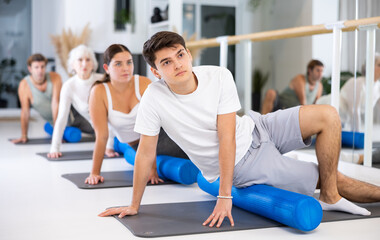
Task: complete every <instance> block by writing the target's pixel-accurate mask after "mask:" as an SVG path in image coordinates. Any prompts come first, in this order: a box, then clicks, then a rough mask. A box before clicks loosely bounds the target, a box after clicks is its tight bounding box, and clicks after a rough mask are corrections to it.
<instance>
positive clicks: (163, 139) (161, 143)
mask: <svg viewBox="0 0 380 240" xmlns="http://www.w3.org/2000/svg"><path fill="white" fill-rule="evenodd" d="M138 145H139V144H138V143H137V144H135V145H133V146H131V147H132V148H133V149H135V150H136V151H137V147H138ZM156 154H157V155H168V156H172V157H178V158H185V159H189V157H188V156H187V155H186V153H185V152H184V151H183V150H182V149H181V148H180V147H179V146H178V145H177V144H176V143H175V142H174V141H173V140H172V139H171V138H170V137H169V136H168V135H167V134H166V132H165V131H164V129H162V128H161V130H160V134H159V136H158V143H157V153H156Z"/></svg>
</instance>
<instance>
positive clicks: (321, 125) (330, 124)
mask: <svg viewBox="0 0 380 240" xmlns="http://www.w3.org/2000/svg"><path fill="white" fill-rule="evenodd" d="M299 114H300V116H299V117H300V118H299V119H300V120H299V121H300V128H301V134H302V138H303V139H306V138H308V137H310V136H312V135H314V134H317V140H316V144H315V151H316V154H317V159H318V164H319V180H320V188H321V192H320V198H319V200H320V203H321V206H322V209H323V210H337V211H344V212H349V213H352V214H361V215H369V214H370V212H368V211H367V210H366V209H364V208H361V207H359V206H356V205H355V204H353V203H351V202H349V201H347V200H346V199H344V198H342V197H341V195H339V192H338V177H337V174H338V161H339V153H340V145H341V123H340V118H339V115H338V113H337V111H336V110H335V108H333V107H331V106H329V105H308V106H302V107H301V108H300V113H299ZM345 191H347V189H345Z"/></svg>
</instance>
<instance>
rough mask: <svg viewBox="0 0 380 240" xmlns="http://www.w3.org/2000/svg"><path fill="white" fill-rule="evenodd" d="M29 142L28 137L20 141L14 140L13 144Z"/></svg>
mask: <svg viewBox="0 0 380 240" xmlns="http://www.w3.org/2000/svg"><path fill="white" fill-rule="evenodd" d="M27 141H28V138H27V137H21V138H19V139H12V142H13V143H26V142H27Z"/></svg>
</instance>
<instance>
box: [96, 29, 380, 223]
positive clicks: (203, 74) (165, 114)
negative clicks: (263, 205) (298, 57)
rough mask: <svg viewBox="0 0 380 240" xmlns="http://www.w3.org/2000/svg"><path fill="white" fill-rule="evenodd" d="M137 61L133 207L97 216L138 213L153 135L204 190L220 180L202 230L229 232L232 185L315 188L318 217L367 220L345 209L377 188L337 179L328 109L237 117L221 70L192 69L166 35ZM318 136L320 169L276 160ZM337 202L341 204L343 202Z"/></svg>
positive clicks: (179, 42) (379, 194)
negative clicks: (174, 147)
mask: <svg viewBox="0 0 380 240" xmlns="http://www.w3.org/2000/svg"><path fill="white" fill-rule="evenodd" d="M143 55H144V58H145V60H146V61H147V62H148V64H149V65H150V66H151V71H152V72H153V74H154V75H155V76H156V77H157V78H159V79H161V80H160V81H157V82H154V83H152V84H150V86H149V87H148V89H147V90H146V91H145V94H144V96H143V98H142V99H141V103H140V108H139V112H138V116H137V119H136V125H135V131H136V132H139V133H140V134H141V139H140V144H139V147H138V150H137V154H136V161H135V170H134V180H133V182H134V186H133V197H132V203H131V205H130V206H128V207H121V208H112V209H109V210H106V211H105V212H103V213H101V214H100V215H99V216H109V215H114V214H119V217H124V216H126V215H135V214H137V213H138V210H139V207H140V202H141V199H142V196H143V193H144V189H145V186H146V183H147V180H148V176H149V172H150V169H151V166H152V165H153V163H154V161H155V157H156V156H155V153H156V145H157V139H158V133H159V129H160V127H162V128H163V129H164V130H165V131H166V133H167V134H168V136H169V137H170V138H172V139H173V140H174V142H176V143H177V144H178V145H179V146H180V147H181V148H182V149H183V150H184V152H185V153H186V154H187V155H188V156H189V158H190V160H191V161H192V162H194V164H195V165H196V166H197V167H198V168H199V169H200V171H201V172H202V174H203V176H204V177H205V178H206V179H207V180H208V181H210V182H212V181H215V180H216V179H217V178H218V177H219V178H220V188H219V196H218V200H217V202H216V206H215V208H214V210H213V212H212V214H211V215H210V216H209V218H208V219H207V220H206V221H205V222H204V223H203V225H209V226H210V227H212V226H214V225H216V226H217V227H219V226H220V225H221V224H222V222H223V219H224V218H225V217H228V218H229V220H230V223H231V225H232V226H233V225H234V221H233V218H232V215H231V207H232V199H231V198H232V196H231V188H232V185H235V186H236V187H246V186H250V185H253V184H268V185H272V186H275V187H279V188H282V189H286V190H290V191H295V192H299V193H303V194H307V195H312V194H313V193H314V190H315V188H316V186H317V182H318V178H319V179H320V180H319V182H318V186H320V187H321V192H320V202H321V205H322V208H323V209H324V210H341V211H346V212H350V213H353V214H361V215H368V214H370V212H368V211H367V210H366V209H364V208H360V207H358V206H356V205H354V204H353V203H351V202H349V201H348V200H346V199H345V198H343V197H346V198H348V199H350V200H352V201H356V202H375V201H380V188H379V187H376V186H373V185H370V184H367V183H362V182H359V181H357V180H354V179H351V178H348V177H346V176H344V175H342V174H341V173H339V172H338V171H337V165H338V157H339V152H340V141H341V140H340V134H341V128H340V120H339V116H338V114H337V112H336V111H335V109H334V108H332V107H330V106H314V105H313V106H302V107H296V108H292V109H289V110H282V111H278V112H276V113H271V114H267V115H260V114H259V113H255V112H251V113H250V116H244V117H239V116H237V115H236V111H238V110H239V109H240V103H239V99H238V95H237V91H236V86H235V84H234V81H233V77H232V75H231V73H230V72H229V71H228V70H227V69H225V68H221V67H215V66H202V67H194V68H193V67H192V63H191V62H192V57H191V54H190V52H189V51H188V50H187V48H186V46H185V42H184V40H183V38H182V37H181V36H180V35H178V34H176V33H173V32H159V33H156V34H155V35H153V36H152V37H151V39H149V40H148V41H147V42H145V44H144V51H143ZM314 134H317V140H316V151H317V158H318V161H319V166H317V165H315V164H313V163H307V162H303V161H297V160H294V159H291V158H287V157H284V156H283V155H282V154H283V153H285V152H288V151H291V150H293V149H297V148H301V147H304V146H306V145H307V144H309V142H310V137H311V136H312V135H314ZM342 196H343V197H342Z"/></svg>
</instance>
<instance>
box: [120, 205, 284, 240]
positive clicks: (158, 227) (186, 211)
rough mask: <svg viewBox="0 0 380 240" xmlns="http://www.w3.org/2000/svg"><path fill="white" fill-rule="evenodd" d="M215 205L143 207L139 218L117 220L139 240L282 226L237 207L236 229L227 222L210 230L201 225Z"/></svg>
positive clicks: (234, 211) (233, 208)
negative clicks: (139, 238)
mask: <svg viewBox="0 0 380 240" xmlns="http://www.w3.org/2000/svg"><path fill="white" fill-rule="evenodd" d="M214 207H215V201H203V202H185V203H164V204H151V205H141V206H140V210H139V214H138V215H135V216H128V217H124V218H121V219H120V218H118V217H117V216H114V217H115V218H116V219H117V220H118V221H119V222H121V223H122V224H123V225H124V226H125V227H127V228H128V229H129V230H130V231H131V232H132V233H133V234H134V235H135V236H138V237H164V236H176V235H187V234H199V233H214V232H224V231H236V230H247V229H255V228H268V227H278V226H283V225H282V224H281V223H278V222H275V221H273V220H270V219H268V218H264V217H260V216H258V215H255V214H252V213H250V212H247V211H245V210H242V209H240V208H237V207H232V216H233V217H234V221H235V226H234V227H231V226H230V222H229V221H228V220H226V219H225V220H224V222H223V225H222V226H221V227H220V228H216V227H213V228H210V227H207V226H203V225H202V223H203V222H204V221H205V220H206V219H207V218H208V217H209V216H210V214H211V212H212V210H213V209H214Z"/></svg>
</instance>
